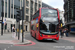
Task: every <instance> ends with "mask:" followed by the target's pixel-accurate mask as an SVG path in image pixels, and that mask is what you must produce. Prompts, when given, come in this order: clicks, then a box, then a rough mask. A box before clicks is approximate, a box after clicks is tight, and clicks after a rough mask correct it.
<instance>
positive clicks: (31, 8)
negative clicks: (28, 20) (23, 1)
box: [31, 1, 33, 14]
mask: <svg viewBox="0 0 75 50" xmlns="http://www.w3.org/2000/svg"><path fill="white" fill-rule="evenodd" d="M31 13H32V14H33V2H32V1H31Z"/></svg>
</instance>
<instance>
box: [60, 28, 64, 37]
mask: <svg viewBox="0 0 75 50" xmlns="http://www.w3.org/2000/svg"><path fill="white" fill-rule="evenodd" d="M63 31H64V30H63V29H62V28H61V29H60V35H61V38H62V37H63Z"/></svg>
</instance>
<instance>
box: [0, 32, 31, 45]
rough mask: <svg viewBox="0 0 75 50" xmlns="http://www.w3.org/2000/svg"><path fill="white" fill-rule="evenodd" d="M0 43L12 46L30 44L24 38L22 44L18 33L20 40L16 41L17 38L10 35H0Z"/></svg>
mask: <svg viewBox="0 0 75 50" xmlns="http://www.w3.org/2000/svg"><path fill="white" fill-rule="evenodd" d="M0 43H1V44H13V45H15V44H16V45H17V44H19V45H27V44H31V41H29V40H27V39H25V38H24V42H22V34H21V33H20V39H19V40H18V36H16V37H15V38H13V37H12V33H4V34H3V35H0Z"/></svg>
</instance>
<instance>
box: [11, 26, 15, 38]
mask: <svg viewBox="0 0 75 50" xmlns="http://www.w3.org/2000/svg"><path fill="white" fill-rule="evenodd" d="M15 36H16V33H15V28H14V26H13V27H12V37H14V38H15Z"/></svg>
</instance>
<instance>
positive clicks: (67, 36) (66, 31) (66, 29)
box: [66, 28, 69, 37]
mask: <svg viewBox="0 0 75 50" xmlns="http://www.w3.org/2000/svg"><path fill="white" fill-rule="evenodd" d="M68 32H69V31H68V29H67V28H66V37H68Z"/></svg>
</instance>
